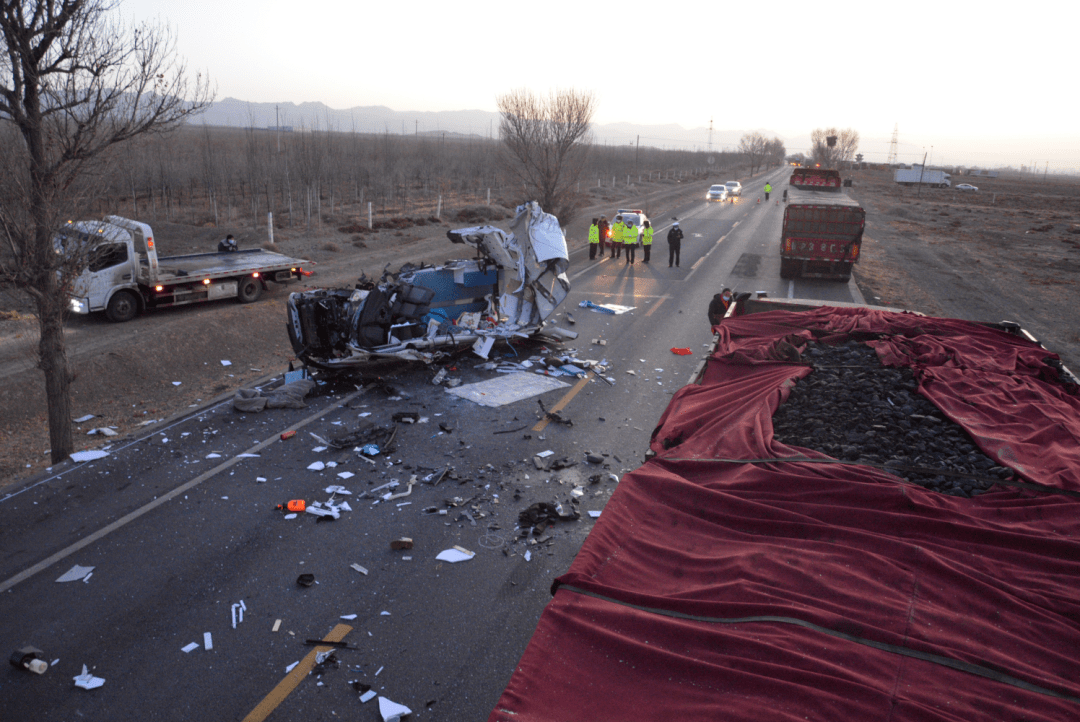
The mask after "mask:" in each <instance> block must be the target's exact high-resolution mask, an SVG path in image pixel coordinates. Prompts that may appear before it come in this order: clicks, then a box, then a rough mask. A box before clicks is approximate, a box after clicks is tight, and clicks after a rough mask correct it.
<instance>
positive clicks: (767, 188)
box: [765, 182, 772, 200]
mask: <svg viewBox="0 0 1080 722" xmlns="http://www.w3.org/2000/svg"><path fill="white" fill-rule="evenodd" d="M770 193H772V184H771V183H768V182H766V183H765V200H769V194H770Z"/></svg>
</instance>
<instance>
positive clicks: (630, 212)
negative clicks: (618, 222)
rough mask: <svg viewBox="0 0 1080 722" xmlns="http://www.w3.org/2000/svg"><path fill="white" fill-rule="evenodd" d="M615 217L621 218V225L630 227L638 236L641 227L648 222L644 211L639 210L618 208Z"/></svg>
mask: <svg viewBox="0 0 1080 722" xmlns="http://www.w3.org/2000/svg"><path fill="white" fill-rule="evenodd" d="M616 215H620V216H622V219H623V223H625V224H626V225H627V226H629V227H632V228H633V229H634V232H635V233H637V234H638V235H639V236H640V235H641V225H642V224H643V223H644V222H645V221H647V220H649V217H648V216H647V215H645V211H643V210H641V209H640V208H620V209H619V210H618V211H616Z"/></svg>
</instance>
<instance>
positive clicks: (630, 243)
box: [623, 223, 638, 266]
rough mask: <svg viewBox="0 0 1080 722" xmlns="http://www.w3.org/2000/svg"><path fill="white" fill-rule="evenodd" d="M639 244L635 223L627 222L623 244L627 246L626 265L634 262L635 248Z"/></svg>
mask: <svg viewBox="0 0 1080 722" xmlns="http://www.w3.org/2000/svg"><path fill="white" fill-rule="evenodd" d="M637 244H638V229H637V226H635V225H634V224H633V223H627V224H626V228H625V229H623V245H624V246H626V265H628V266H631V265H633V263H634V250H635V249H636V248H637Z"/></svg>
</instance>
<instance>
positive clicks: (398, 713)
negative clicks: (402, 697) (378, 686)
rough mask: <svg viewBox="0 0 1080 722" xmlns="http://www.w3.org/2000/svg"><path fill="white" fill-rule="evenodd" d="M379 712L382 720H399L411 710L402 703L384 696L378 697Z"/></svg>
mask: <svg viewBox="0 0 1080 722" xmlns="http://www.w3.org/2000/svg"><path fill="white" fill-rule="evenodd" d="M379 714H381V715H382V718H383V722H400V720H401V718H402V717H404V716H405V715H407V714H412V710H411V709H409V708H408V707H406V706H405V705H403V704H398V703H397V702H391V701H390V700H388V699H387V698H386V697H379Z"/></svg>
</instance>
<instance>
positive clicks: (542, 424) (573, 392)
mask: <svg viewBox="0 0 1080 722" xmlns="http://www.w3.org/2000/svg"><path fill="white" fill-rule="evenodd" d="M587 383H589V377H588V376H586V377H585V378H583V379H581V380H580V381H578V382H577V383H576V384H574V388H572V389H570V390H569V391H567V392H566V395H565V396H563V397H562V398H561V399H559V402H558V403H557V404H555V405H554V406H552V407H551V408H550V409H548V413H551V414H554V413H558V412H559V411H562V410H563V409H564V408H566V405H567V404H568V403H570V400H571V399H572V398H574V397H575V396H577V393H578V391H581V390H582V389H583V388H585V384H587ZM549 423H551V420H550V419H548V418H547V417H546V416H545V417H544V418H542V419H540V421H538V422H537V424H536V426H534V427H532V430H533V431H543V430H544V429H545V428H547V425H548V424H549Z"/></svg>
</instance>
